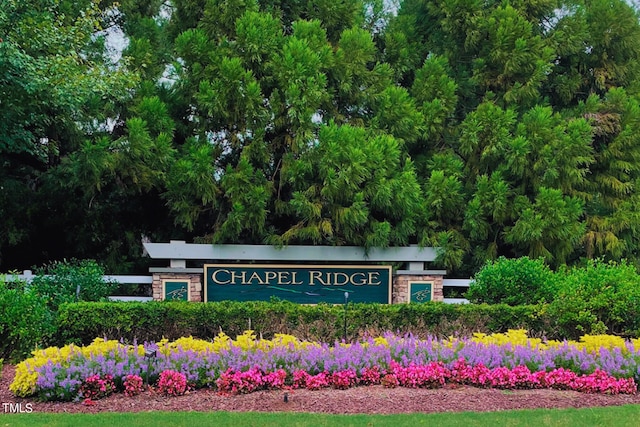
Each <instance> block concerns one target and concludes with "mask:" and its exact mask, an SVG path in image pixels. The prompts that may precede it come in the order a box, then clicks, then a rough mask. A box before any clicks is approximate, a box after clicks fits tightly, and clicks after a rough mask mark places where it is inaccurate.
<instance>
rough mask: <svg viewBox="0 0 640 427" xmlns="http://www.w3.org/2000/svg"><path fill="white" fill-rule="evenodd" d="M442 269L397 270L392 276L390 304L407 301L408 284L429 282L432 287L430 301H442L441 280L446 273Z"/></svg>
mask: <svg viewBox="0 0 640 427" xmlns="http://www.w3.org/2000/svg"><path fill="white" fill-rule="evenodd" d="M446 273H447V272H446V271H444V270H422V271H420V270H398V271H396V273H395V274H394V277H393V289H392V291H391V302H392V304H401V303H408V302H409V284H410V283H420V282H423V283H424V282H429V283H431V287H432V289H433V298H432V301H440V302H443V301H444V292H443V281H444V276H445V275H446Z"/></svg>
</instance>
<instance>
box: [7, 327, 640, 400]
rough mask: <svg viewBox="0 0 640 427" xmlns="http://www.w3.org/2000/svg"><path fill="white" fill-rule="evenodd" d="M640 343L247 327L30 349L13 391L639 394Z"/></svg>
mask: <svg viewBox="0 0 640 427" xmlns="http://www.w3.org/2000/svg"><path fill="white" fill-rule="evenodd" d="M639 344H640V343H639V342H638V340H632V341H625V340H622V339H621V338H619V337H613V336H585V337H583V338H582V339H581V341H580V342H543V341H542V340H539V339H532V338H528V337H527V336H526V333H525V331H522V330H518V331H509V332H508V333H507V334H494V335H489V336H487V335H483V334H476V335H474V337H472V338H469V339H456V338H450V339H446V340H439V339H435V338H427V339H419V338H416V337H413V336H403V337H398V336H394V335H392V334H387V335H385V336H383V337H378V338H371V339H368V340H363V341H359V342H354V343H335V344H334V345H329V344H322V343H313V342H306V341H300V340H298V339H296V338H295V337H292V336H288V335H276V337H275V338H274V339H272V340H265V339H256V337H255V336H254V335H253V334H252V332H251V331H247V332H246V333H245V334H243V335H241V336H239V337H237V339H236V340H231V339H230V338H229V337H228V336H226V335H224V334H220V335H219V336H218V337H216V338H215V339H214V340H213V341H212V342H207V341H204V340H198V339H194V338H181V339H179V340H177V341H174V342H167V341H161V342H158V343H148V344H144V345H125V344H122V343H119V342H117V341H113V340H111V341H106V340H104V339H96V340H95V341H94V342H93V343H92V344H91V345H89V346H86V347H77V346H73V345H70V346H65V347H63V348H48V349H46V350H41V351H36V352H34V356H33V357H32V358H30V359H27V360H25V361H23V362H21V363H20V364H19V365H18V366H17V368H16V377H15V380H14V382H13V383H12V384H11V387H10V388H11V391H12V392H13V393H14V394H15V395H16V396H21V397H26V396H35V397H37V398H40V399H43V400H80V399H89V400H91V399H95V398H99V397H102V396H105V395H107V394H109V393H111V392H119V391H122V392H125V393H127V394H128V395H135V394H137V393H139V392H140V391H142V389H143V388H144V386H145V385H152V386H154V387H155V388H156V389H157V390H158V391H159V392H160V393H163V394H165V395H178V394H183V393H185V392H186V391H188V390H189V389H193V388H200V387H211V388H214V389H217V390H218V391H220V392H222V393H231V394H234V393H249V392H252V391H255V390H260V389H287V388H291V389H295V388H307V389H320V388H324V387H334V388H337V389H345V388H349V387H353V386H357V385H372V384H382V385H384V386H386V387H397V386H400V387H414V388H417V387H430V388H434V387H442V386H444V385H445V384H447V383H453V384H468V385H474V386H478V387H497V388H507V389H515V388H545V387H548V388H559V389H570V390H578V391H583V392H589V393H596V392H598V393H635V392H636V391H637V380H638V378H640V350H637V348H638V349H640V345H639Z"/></svg>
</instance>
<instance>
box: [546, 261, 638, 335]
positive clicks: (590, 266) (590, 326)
mask: <svg viewBox="0 0 640 427" xmlns="http://www.w3.org/2000/svg"><path fill="white" fill-rule="evenodd" d="M557 275H558V277H559V290H558V293H557V296H556V299H555V301H553V302H552V303H551V304H550V305H549V308H548V314H549V316H550V317H551V318H552V319H553V320H554V322H555V323H556V328H557V334H559V335H561V336H565V337H567V338H577V337H579V336H580V335H584V334H602V333H609V334H615V335H625V336H633V337H637V336H639V335H640V275H638V273H637V271H636V269H635V267H634V266H632V265H630V264H628V263H627V262H626V261H622V262H620V263H616V262H604V261H602V260H590V261H588V262H587V265H586V266H585V267H582V268H576V267H574V268H571V269H566V270H563V271H560V272H558V273H557Z"/></svg>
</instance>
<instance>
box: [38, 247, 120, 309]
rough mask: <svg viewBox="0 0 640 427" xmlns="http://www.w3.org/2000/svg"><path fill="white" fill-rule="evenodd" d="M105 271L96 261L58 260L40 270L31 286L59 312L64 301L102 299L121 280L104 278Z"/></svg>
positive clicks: (109, 293) (49, 305) (51, 307)
mask: <svg viewBox="0 0 640 427" xmlns="http://www.w3.org/2000/svg"><path fill="white" fill-rule="evenodd" d="M103 275H104V270H103V268H102V267H101V266H100V265H98V263H96V262H95V261H94V260H71V261H66V260H65V261H55V262H53V263H51V264H49V265H47V266H45V267H44V268H39V269H36V276H35V277H34V278H33V280H32V281H31V285H30V287H31V289H33V291H34V292H35V293H36V294H37V295H39V296H41V297H43V298H44V299H45V301H46V302H47V306H48V307H49V308H50V309H51V310H54V311H56V310H57V309H58V307H59V306H60V305H61V304H64V303H67V302H75V301H100V300H102V299H104V298H106V297H108V296H109V295H111V292H112V291H113V290H114V289H115V288H116V286H117V283H115V282H107V281H105V280H103V277H102V276H103Z"/></svg>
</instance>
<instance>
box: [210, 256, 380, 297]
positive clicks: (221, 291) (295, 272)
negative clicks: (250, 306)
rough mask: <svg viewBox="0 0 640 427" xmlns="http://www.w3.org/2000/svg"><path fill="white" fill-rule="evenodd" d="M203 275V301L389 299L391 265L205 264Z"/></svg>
mask: <svg viewBox="0 0 640 427" xmlns="http://www.w3.org/2000/svg"><path fill="white" fill-rule="evenodd" d="M204 275H205V289H204V300H205V301H224V300H234V301H256V300H259V301H268V300H269V299H270V298H271V297H277V298H280V299H283V300H288V301H293V302H297V303H303V304H317V303H319V302H327V303H333V304H340V303H344V301H345V292H348V293H349V296H348V301H350V302H378V303H384V304H387V303H390V302H391V267H390V266H362V265H275V264H274V265H264V264H263V265H257V264H207V265H205V266H204Z"/></svg>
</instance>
